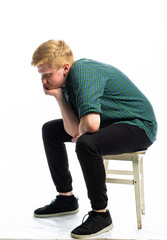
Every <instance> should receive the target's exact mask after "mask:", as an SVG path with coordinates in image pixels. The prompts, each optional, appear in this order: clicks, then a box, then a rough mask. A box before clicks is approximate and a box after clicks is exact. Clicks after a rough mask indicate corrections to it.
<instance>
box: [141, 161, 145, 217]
mask: <svg viewBox="0 0 167 240" xmlns="http://www.w3.org/2000/svg"><path fill="white" fill-rule="evenodd" d="M140 175H141V212H142V214H143V215H144V214H145V201H144V176H143V157H141V158H140Z"/></svg>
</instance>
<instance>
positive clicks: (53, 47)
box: [31, 40, 74, 69]
mask: <svg viewBox="0 0 167 240" xmlns="http://www.w3.org/2000/svg"><path fill="white" fill-rule="evenodd" d="M43 63H48V65H49V66H50V67H56V68H58V69H59V68H61V67H62V66H63V64H65V63H68V64H70V65H72V64H73V63H74V57H73V53H72V51H71V49H70V47H69V46H68V45H67V44H66V43H65V42H64V41H63V40H58V41H56V40H49V41H47V42H44V43H42V44H41V45H40V46H39V47H38V48H37V49H36V50H35V52H34V54H33V56H32V62H31V65H32V66H38V65H39V64H43Z"/></svg>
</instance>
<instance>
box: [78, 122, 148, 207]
mask: <svg viewBox="0 0 167 240" xmlns="http://www.w3.org/2000/svg"><path fill="white" fill-rule="evenodd" d="M151 144H152V143H151V142H150V140H149V139H148V137H147V135H146V133H145V132H144V131H143V130H142V129H140V128H139V127H137V126H133V125H130V124H124V123H120V124H112V125H109V126H107V127H105V128H101V129H100V130H99V131H98V132H96V133H86V134H83V135H82V136H81V137H80V138H79V139H78V141H77V144H76V153H77V156H78V159H79V162H80V165H81V168H82V171H83V175H84V179H85V182H86V186H87V190H88V197H89V199H90V201H91V205H92V208H93V209H95V210H99V209H103V208H106V206H107V200H108V198H107V189H106V184H105V177H106V176H105V169H104V164H103V159H102V156H103V155H107V154H121V153H125V152H133V151H139V150H144V149H147V148H148V147H149V146H150V145H151Z"/></svg>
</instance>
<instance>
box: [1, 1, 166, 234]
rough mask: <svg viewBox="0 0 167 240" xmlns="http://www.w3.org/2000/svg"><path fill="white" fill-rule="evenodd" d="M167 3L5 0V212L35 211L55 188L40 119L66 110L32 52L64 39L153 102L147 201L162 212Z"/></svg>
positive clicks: (79, 187) (77, 183) (78, 183)
mask: <svg viewBox="0 0 167 240" xmlns="http://www.w3.org/2000/svg"><path fill="white" fill-rule="evenodd" d="M166 9H167V8H166V1H165V0H142V1H137V0H103V1H98V0H96V1H94V0H85V1H80V0H70V1H67V0H64V1H57V0H47V1H44V0H34V1H24V0H16V1H12V0H6V1H1V3H0V25H1V26H0V31H1V33H0V67H1V70H0V87H1V91H0V104H1V105H0V106H1V107H0V146H1V152H0V159H1V161H0V194H1V197H0V201H1V204H0V212H1V214H2V215H3V214H4V215H8V216H9V215H12V211H14V209H17V213H18V214H19V213H20V211H23V209H25V206H26V208H27V209H29V210H30V211H33V210H34V208H36V207H40V206H42V204H45V203H48V201H50V200H51V199H52V198H53V197H55V195H56V193H55V189H54V186H53V184H52V181H51V178H50V174H49V171H48V167H47V162H46V158H45V153H44V150H43V145H42V139H41V127H42V125H43V123H45V122H46V121H49V120H52V119H55V118H60V117H61V114H60V111H59V108H58V105H57V103H56V101H55V99H54V98H52V97H50V96H45V94H44V93H43V90H42V86H41V80H40V75H39V74H38V73H37V70H36V69H35V68H33V67H31V57H32V54H33V52H34V51H35V49H36V48H37V47H38V46H39V45H40V44H41V43H42V42H44V41H47V40H49V39H57V40H59V39H63V40H65V41H66V42H67V43H68V44H69V46H70V47H71V49H72V50H73V53H74V57H75V60H77V59H80V58H83V57H85V58H91V59H95V60H99V61H101V62H105V63H108V64H111V65H113V66H115V67H117V68H119V69H120V70H121V71H123V72H124V73H125V74H126V75H127V76H128V77H129V78H130V79H131V80H132V81H133V82H134V83H135V84H136V85H137V86H138V87H139V88H140V89H141V91H142V92H143V93H144V94H145V95H146V96H147V98H148V99H149V100H150V102H151V103H152V105H153V108H154V111H155V114H156V117H157V121H158V126H159V129H158V135H157V141H156V142H155V143H154V145H153V146H152V147H151V148H150V150H149V151H148V155H147V159H146V161H145V184H146V202H148V205H149V206H151V203H153V202H154V204H153V207H152V208H151V209H150V211H151V212H154V211H155V209H157V212H158V214H159V215H158V216H159V219H158V220H160V218H162V219H163V217H165V214H166V209H167V208H166V202H167V195H166V183H167V177H166V169H167V159H166V154H165V153H166V135H167V129H166V102H167V97H166V95H167V94H166V80H167V71H166V69H167V68H166V59H167V44H166V43H167V31H166V30H167V14H166ZM67 147H68V149H69V161H70V168H71V171H72V174H73V176H74V177H73V178H74V188H75V192H76V195H79V197H80V198H81V199H83V201H88V200H87V197H86V189H85V186H84V182H83V180H82V173H81V172H80V167H79V164H78V161H77V158H76V156H75V145H74V144H68V146H67ZM77 171H78V172H79V175H77ZM80 175H81V178H80V177H78V176H80ZM79 179H80V180H79ZM120 194H121V193H120V192H119V191H117V192H116V196H115V201H116V199H119V198H120V197H122V195H120ZM110 197H111V196H110ZM159 206H161V210H160V212H159V211H158V209H159ZM87 210H89V209H85V211H87ZM12 216H13V215H12ZM20 221H22V220H21V219H20ZM156 221H157V219H156ZM166 226H167V224H166ZM1 229H2V228H1ZM160 231H161V230H160ZM162 232H163V230H162ZM0 233H1V230H0ZM3 236H4V235H3ZM0 237H1V235H0Z"/></svg>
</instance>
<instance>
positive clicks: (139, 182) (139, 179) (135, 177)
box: [103, 150, 146, 229]
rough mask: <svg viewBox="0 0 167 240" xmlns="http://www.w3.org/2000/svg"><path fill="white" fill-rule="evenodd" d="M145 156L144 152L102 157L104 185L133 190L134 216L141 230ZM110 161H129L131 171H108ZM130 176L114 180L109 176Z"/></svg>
mask: <svg viewBox="0 0 167 240" xmlns="http://www.w3.org/2000/svg"><path fill="white" fill-rule="evenodd" d="M145 154H146V150H143V151H137V152H131V153H123V154H118V155H106V156H103V160H104V167H105V171H106V183H119V184H132V185H134V190H135V200H136V215H137V227H138V229H141V228H142V220H141V213H142V214H145V201H144V177H143V156H144V155H145ZM110 160H114V161H115V160H119V161H130V162H132V166H133V170H132V171H127V170H113V169H109V161H110ZM111 174H112V175H114V174H116V175H122V176H125V175H130V176H131V178H130V179H127V178H126V179H123V178H114V177H113V176H112V177H111V176H109V175H111Z"/></svg>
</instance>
